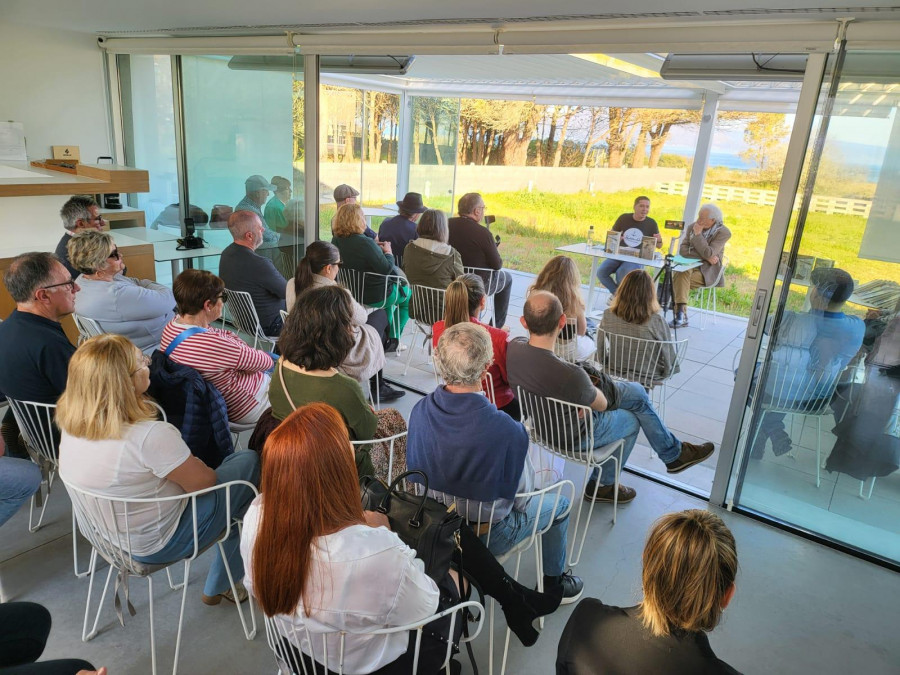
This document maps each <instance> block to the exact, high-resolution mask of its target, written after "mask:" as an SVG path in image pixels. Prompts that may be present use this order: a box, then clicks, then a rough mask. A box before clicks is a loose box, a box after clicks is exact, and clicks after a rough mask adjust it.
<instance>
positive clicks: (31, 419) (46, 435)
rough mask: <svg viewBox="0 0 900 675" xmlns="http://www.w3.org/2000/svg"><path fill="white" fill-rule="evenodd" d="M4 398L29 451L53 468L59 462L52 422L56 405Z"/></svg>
mask: <svg viewBox="0 0 900 675" xmlns="http://www.w3.org/2000/svg"><path fill="white" fill-rule="evenodd" d="M6 400H7V401H9V406H10V408H12V411H13V416H15V418H16V424H18V425H19V431H20V432H21V434H22V437H23V438H24V439H25V445H26V446H27V447H28V449H29V451H31V452H33V453H34V454H35V455H37V457H38V458H40V459H41V460H43V461H45V462H48V463H49V464H50V465H51V466H52V468H53V469H54V470H55V469H56V467H57V466H58V463H59V448H58V445H59V433H58V431H57V429H56V425H55V423H54V422H53V417H54V415H55V414H56V405H55V404H53V403H35V402H34V401H17V400H16V399H14V398H9V397H7V399H6Z"/></svg>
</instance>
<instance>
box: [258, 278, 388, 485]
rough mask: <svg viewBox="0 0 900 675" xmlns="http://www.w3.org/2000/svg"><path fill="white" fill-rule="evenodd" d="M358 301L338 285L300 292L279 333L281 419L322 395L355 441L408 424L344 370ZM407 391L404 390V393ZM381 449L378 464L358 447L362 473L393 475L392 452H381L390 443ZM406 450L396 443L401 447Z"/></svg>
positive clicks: (276, 390) (276, 404)
mask: <svg viewBox="0 0 900 675" xmlns="http://www.w3.org/2000/svg"><path fill="white" fill-rule="evenodd" d="M352 303H353V300H352V298H351V297H350V294H349V293H347V291H346V290H344V289H343V288H341V287H340V286H337V285H334V286H323V287H322V288H314V289H311V290H308V291H305V292H303V293H302V294H301V295H300V296H299V297H298V298H297V302H296V303H295V304H294V308H293V310H292V311H291V313H290V314H288V320H287V323H286V324H285V327H284V330H283V331H282V333H281V337H280V338H279V339H278V348H279V350H280V351H281V358H280V359H279V360H278V365H277V367H276V369H275V373H274V374H273V375H272V384H271V386H270V389H269V400H270V401H271V403H272V417H274V418H275V419H276V420H283V419H285V418H286V417H287V416H288V415H290V414H291V412H292V411H294V410H296V409H297V408H299V407H300V406H302V405H306V404H307V403H315V402H317V401H321V402H323V403H327V404H329V405H330V406H333V407H334V408H335V409H337V411H338V412H339V413H340V414H341V416H342V417H343V419H344V423H345V424H346V425H347V428H348V429H349V431H350V439H351V440H354V441H358V440H366V439H369V438H387V437H388V436H393V435H394V434H397V433H400V432H401V431H404V430H405V429H406V421H405V420H404V419H403V416H402V415H401V414H400V413H399V412H397V411H396V410H394V409H393V408H387V409H383V410H376V411H374V412H373V410H372V407H371V406H370V405H369V404H368V402H367V401H366V396H365V394H364V393H363V390H362V388H361V387H360V385H359V382H358V381H356V380H354V379H353V378H351V377H348V376H347V375H344V374H343V373H341V372H339V370H338V368H339V366H340V365H341V364H342V363H343V362H344V361H345V360H346V358H347V354H349V353H350V350H351V349H353V345H354V334H353V332H354V326H353V304H352ZM391 391H394V390H393V389H392V390H391ZM404 393H405V392H399V394H400V396H402V395H403V394H404ZM394 398H399V397H396V396H395V397H394ZM376 449H377V451H378V452H377V456H376V460H377V462H376V463H377V464H378V466H375V467H374V468H373V462H372V459H370V457H369V451H368V450H367V449H366V448H359V449H358V450H357V457H356V460H357V466H358V468H359V475H360V476H365V475H371V474H372V473H375V474H376V475H378V476H381V477H386V476H387V473H388V472H387V457H386V456H384V457H382V456H381V455H382V454H384V452H383V451H384V450H385V449H384V448H376ZM404 450H405V447H395V452H397V453H402V452H403V451H404ZM399 459H400V460H402V459H403V458H402V457H400V458H399ZM397 460H398V458H395V466H397V465H398V461H397ZM400 464H405V461H401V462H400Z"/></svg>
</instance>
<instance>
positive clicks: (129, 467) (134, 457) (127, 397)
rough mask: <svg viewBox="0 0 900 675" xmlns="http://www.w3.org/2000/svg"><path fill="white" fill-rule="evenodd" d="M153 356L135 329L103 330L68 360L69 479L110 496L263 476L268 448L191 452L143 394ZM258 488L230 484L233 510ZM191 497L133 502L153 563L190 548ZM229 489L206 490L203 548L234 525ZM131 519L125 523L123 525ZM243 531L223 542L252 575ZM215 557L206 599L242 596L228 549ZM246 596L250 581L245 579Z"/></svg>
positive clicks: (238, 569) (161, 493)
mask: <svg viewBox="0 0 900 675" xmlns="http://www.w3.org/2000/svg"><path fill="white" fill-rule="evenodd" d="M148 366H149V359H148V358H147V357H146V356H144V354H142V353H141V351H140V350H139V349H138V348H137V347H136V346H135V345H134V344H133V343H132V342H131V341H129V340H128V338H125V337H123V336H121V335H113V334H106V335H99V336H97V337H94V338H91V339H90V340H88V341H87V342H85V343H84V344H83V345H82V346H81V347H80V348H79V349H78V351H76V352H75V354H74V355H73V356H72V360H71V361H70V362H69V378H68V381H67V383H66V390H65V392H64V393H63V395H62V396H60V398H59V402H58V403H57V410H56V422H57V424H58V426H59V428H60V430H61V431H62V437H61V441H60V444H59V475H60V477H61V478H62V480H63V481H64V482H65V483H66V484H67V485H72V486H74V487H77V488H81V489H83V490H87V491H90V492H96V493H98V494H102V495H104V496H107V497H119V498H135V499H141V498H152V497H170V496H175V495H180V494H185V493H188V492H193V491H196V490H202V489H204V488H208V487H212V486H213V485H216V484H221V483H226V482H228V481H232V480H247V481H250V482H252V483H254V484H258V482H259V457H258V455H257V454H256V453H255V452H252V451H249V450H245V451H242V452H236V453H234V454H232V455H230V456H228V457H227V458H226V459H225V461H224V462H222V464H221V465H220V466H219V467H218V468H217V469H216V470H215V471H214V470H213V469H211V468H210V467H208V466H206V465H205V464H204V463H203V462H201V461H200V460H199V459H197V458H196V457H194V456H193V455H192V454H191V451H190V449H189V448H188V446H187V445H186V444H185V443H184V441H183V440H182V439H181V435H180V433H179V431H178V429H176V428H175V427H174V426H172V425H171V424H168V423H166V422H158V421H156V408H155V407H154V406H153V405H152V404H151V403H150V401H149V400H148V399H147V398H146V397H145V396H144V394H145V392H146V391H147V388H148V387H149V386H150V371H149V368H148ZM252 498H253V491H252V490H250V489H249V488H247V487H237V488H233V489H232V490H231V513H232V515H233V516H235V517H240V516H241V515H243V513H244V511H246V509H247V506H248V505H249V503H250V500H251V499H252ZM188 504H189V500H187V499H182V500H171V501H166V502H160V503H158V504H132V505H131V507H130V508H129V514H128V532H129V535H130V539H129V541H130V553H131V555H132V557H133V558H134V559H135V560H138V561H140V562H146V563H168V562H174V561H177V560H181V559H183V558H186V557H188V556H190V555H191V554H192V552H193V550H194V534H193V533H194V528H193V518H192V516H191V509H189V508H186V507H187V506H188ZM226 518H227V515H226V508H225V492H224V490H218V491H215V492H212V493H207V494H204V495H201V496H200V497H198V499H197V525H198V532H199V537H200V546H201V548H202V547H204V546H206V545H208V544H211V543H212V542H214V541H215V540H216V539H218V538H219V537H221V536H222V533H223V532H224V531H225V527H226V525H227V522H226ZM124 524H125V523H124V518H123V522H121V523H120V525H121V526H124ZM238 543H239V540H238V531H237V528H236V527H232V528H231V534H230V536H229V538H228V539H227V540H226V541H225V542H224V547H225V551H226V555H227V556H228V561H229V563H228V564H229V567H230V568H231V572H232V575H233V576H234V578H235V580H240V579H242V578H243V576H244V570H243V564H242V561H241V558H240V554H239V551H238ZM213 551H215V559H214V560H213V562H212V565H211V566H210V570H209V575H208V576H207V578H206V585H205V587H204V590H203V601H204V602H205V603H206V604H211V605H216V604H218V603H219V602H220V601H221V599H222V598H223V597H224V598H225V599H227V600H230V601H232V602H233V601H234V597H233V593H232V592H231V589H230V584H229V581H228V575H227V573H226V569H225V565H224V563H223V562H222V557H221V556H220V555H219V554H218V550H217V548H216V547H214V548H213ZM238 595H239V596H241V597H240V600H241V601H243V600H244V599H245V598H246V591H244V590H243V587H242V586H240V584H238Z"/></svg>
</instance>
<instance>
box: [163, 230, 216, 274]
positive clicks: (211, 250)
mask: <svg viewBox="0 0 900 675" xmlns="http://www.w3.org/2000/svg"><path fill="white" fill-rule="evenodd" d="M177 246H178V242H177V241H175V240H169V241H157V242H154V243H153V259H154V260H155V261H156V262H165V261H167V260H168V261H171V263H172V281H173V282H174V281H175V277H177V276H178V273H179V272H180V271H181V261H182V260H193V259H194V258H207V257H209V256H213V255H222V249H221V248H216V247H215V246H206V247H204V248H191V249H187V250H184V251H179V250H177Z"/></svg>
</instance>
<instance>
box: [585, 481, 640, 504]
mask: <svg viewBox="0 0 900 675" xmlns="http://www.w3.org/2000/svg"><path fill="white" fill-rule="evenodd" d="M615 487H616V486H615V485H601V486H600V487H599V488H597V496H596V497H594V481H592V480H590V481H588V484H587V486H585V488H584V499H585V501H588V502H589V501H591V500H593V501H594V502H595V503H600V502H604V503H607V504H611V503H612V502H613V495H614V492H613V491H614V490H615ZM635 497H637V491H636V490H635V489H634V488H630V487H628V486H627V485H622V484H621V483H620V484H619V505H620V506H621V505H622V504H627V503H628V502H630V501H633V500H634V498H635Z"/></svg>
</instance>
